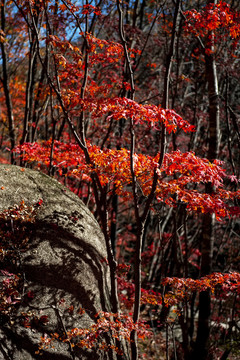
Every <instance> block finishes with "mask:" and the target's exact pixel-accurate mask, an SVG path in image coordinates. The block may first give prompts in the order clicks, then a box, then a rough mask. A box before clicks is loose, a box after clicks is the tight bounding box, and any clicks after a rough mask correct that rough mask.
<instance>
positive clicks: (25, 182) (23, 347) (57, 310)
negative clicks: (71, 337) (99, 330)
mask: <svg viewBox="0 0 240 360" xmlns="http://www.w3.org/2000/svg"><path fill="white" fill-rule="evenodd" d="M40 199H42V200H43V203H42V205H41V206H40V207H39V209H38V210H37V217H36V222H35V224H34V231H33V232H32V234H31V238H30V239H29V241H28V247H27V249H25V251H23V252H21V255H20V256H21V269H20V272H21V273H22V274H24V284H23V292H24V293H27V292H28V291H32V293H33V294H34V297H33V298H32V299H30V300H29V299H28V301H24V300H22V301H21V304H20V305H19V306H18V309H17V312H18V313H17V315H18V316H20V315H21V313H25V314H26V313H28V312H30V313H31V314H32V313H36V314H37V316H38V317H39V316H41V315H46V316H47V317H48V320H49V322H48V323H47V324H37V325H36V327H35V328H26V327H24V326H23V325H22V324H21V322H18V321H16V322H13V324H12V325H11V324H9V321H7V322H6V323H4V322H3V323H1V324H0V360H1V359H4V360H5V359H14V360H15V359H17V360H30V359H42V360H48V359H52V360H55V359H56V360H68V359H73V358H74V359H83V360H84V359H91V360H97V359H110V358H111V356H112V355H111V354H110V353H106V352H101V351H98V350H96V349H89V350H86V349H80V350H76V354H75V355H74V356H73V354H71V352H70V351H69V346H68V344H58V343H57V344H55V348H51V347H50V348H49V349H45V350H44V351H43V352H42V355H39V354H36V353H35V352H36V350H38V343H39V340H40V336H43V335H44V334H48V333H51V332H55V331H59V332H60V333H61V332H63V331H64V328H65V330H68V329H71V328H73V327H81V328H88V327H89V326H90V325H91V324H93V323H94V322H95V321H96V318H95V316H94V315H95V314H96V313H97V312H98V311H100V310H103V311H111V309H110V304H109V273H108V269H107V266H106V263H105V262H104V261H103V259H104V258H106V257H107V253H106V248H105V242H104V238H103V235H102V232H101V230H100V228H99V225H98V224H97V222H96V220H95V219H94V217H93V215H92V214H91V212H90V211H89V210H88V209H87V208H86V206H85V205H84V204H83V202H82V201H81V200H80V199H79V198H78V197H77V196H76V195H75V194H73V193H72V192H71V191H69V190H68V189H67V188H65V187H64V186H62V185H61V184H60V183H59V182H57V181H56V180H54V179H52V178H50V177H48V176H46V175H44V174H42V173H41V172H37V171H33V170H30V169H21V168H20V167H17V166H12V165H3V164H1V165H0V200H1V201H0V212H2V211H3V210H5V209H8V208H9V207H12V206H14V204H19V203H21V201H22V200H24V201H25V203H26V204H29V205H30V204H35V203H37V202H38V201H39V200H40ZM23 298H24V297H23ZM69 306H73V314H72V315H70V314H69V311H68V310H67V309H68V308H69ZM79 308H84V309H85V313H84V315H82V316H80V315H79V314H77V310H78V309H79ZM31 316H32V315H31ZM31 316H30V317H31Z"/></svg>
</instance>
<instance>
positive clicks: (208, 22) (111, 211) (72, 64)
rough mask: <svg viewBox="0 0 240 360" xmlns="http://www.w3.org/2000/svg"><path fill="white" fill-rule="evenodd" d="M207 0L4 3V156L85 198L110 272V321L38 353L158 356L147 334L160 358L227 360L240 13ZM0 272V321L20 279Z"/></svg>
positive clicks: (235, 300)
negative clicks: (62, 347)
mask: <svg viewBox="0 0 240 360" xmlns="http://www.w3.org/2000/svg"><path fill="white" fill-rule="evenodd" d="M205 3H206V4H205ZM205 3H204V4H203V3H201V2H199V1H184V2H183V1H182V2H181V1H179V0H177V1H174V2H170V1H167V2H161V1H160V2H158V1H142V2H141V1H140V2H138V1H135V2H133V3H130V2H121V1H117V3H115V2H112V1H104V2H102V1H100V2H99V3H96V2H92V3H90V4H89V3H88V2H86V3H84V2H81V1H77V2H71V1H70V0H62V1H56V2H54V1H44V2H43V1H39V2H34V1H31V2H29V1H13V2H11V1H6V3H5V2H3V3H2V10H1V11H2V13H1V14H2V19H4V20H5V21H2V25H1V26H2V28H1V32H0V42H1V52H2V59H3V60H2V62H1V83H0V99H1V103H2V104H3V105H2V108H1V118H0V121H1V123H0V131H1V149H0V150H1V160H2V161H3V162H6V161H11V162H12V163H17V164H20V165H21V166H23V167H24V166H31V167H33V168H36V169H40V170H41V171H44V172H46V173H48V174H49V175H52V176H55V177H56V178H57V179H58V180H59V181H61V182H63V183H64V184H65V185H67V186H68V187H69V188H70V189H71V190H72V191H74V192H75V193H77V194H78V195H79V197H80V198H81V199H83V201H84V202H85V203H86V204H87V206H89V208H90V209H91V210H92V212H93V213H94V215H95V216H96V218H97V220H98V221H99V223H100V225H101V227H102V230H103V233H104V237H105V240H106V246H107V250H108V259H106V262H107V263H108V265H109V268H110V272H111V291H112V293H111V302H112V312H111V313H101V314H97V317H96V324H94V325H93V326H92V328H90V329H68V331H67V333H66V334H65V335H64V337H61V336H60V335H59V334H56V333H55V334H52V336H50V337H48V336H44V337H43V338H42V340H41V346H40V350H39V351H41V349H42V348H44V346H52V343H53V342H54V341H63V342H68V343H70V344H72V347H74V346H79V347H89V348H92V347H96V348H99V349H100V348H101V349H103V350H105V351H109V350H110V349H111V350H115V351H116V352H117V354H118V355H119V356H123V349H121V348H119V342H121V340H122V339H124V340H126V341H127V342H129V344H130V347H131V354H132V355H131V356H132V360H134V359H137V358H139V359H150V358H151V359H155V358H154V357H152V356H155V355H153V354H152V355H151V352H150V351H149V352H148V350H147V351H146V352H145V351H144V350H142V346H143V347H144V346H145V347H146V349H148V346H150V345H149V344H148V343H147V341H148V338H150V337H151V338H152V339H155V340H154V341H156V342H157V341H159V344H161V346H160V347H161V349H163V352H164V355H163V356H165V357H166V358H167V359H169V356H170V353H172V354H175V355H173V356H175V358H176V356H177V355H176V354H178V356H180V357H179V358H184V359H186V360H188V359H194V360H198V359H222V360H224V359H225V358H226V356H228V355H229V354H230V353H231V352H232V353H233V354H234V352H235V349H236V346H235V343H234V342H235V341H236V339H238V340H239V324H238V323H237V321H238V320H237V319H238V317H239V305H238V304H239V289H240V278H239V264H238V260H239V250H238V248H239V246H238V245H239V213H240V208H239V198H240V190H239V163H240V157H239V148H240V145H239V144H240V130H239V119H238V115H237V113H238V111H239V102H238V101H239V99H238V94H239V83H238V81H237V80H236V79H237V74H238V61H237V58H238V56H239V37H240V30H239V29H240V16H239V5H238V4H235V3H236V2H234V1H232V2H230V1H226V2H224V1H207V2H205ZM4 59H5V60H4ZM219 89H220V90H219ZM21 206H22V207H24V204H22V205H21ZM4 214H5V213H3V214H2V215H1V217H0V218H1V220H2V219H3V218H4V216H5V215H4ZM5 220H6V222H7V221H8V219H7V218H6V219H5ZM215 220H217V222H215ZM24 221H25V220H24ZM5 242H6V241H5V240H4V241H3V242H1V254H3V253H4V251H5V245H6V244H5ZM206 254H207V255H206ZM2 256H3V255H2ZM4 256H5V255H4ZM207 263H208V264H207ZM2 271H3V275H4V276H5V277H3V280H2V285H1V301H2V302H1V304H2V305H1V312H3V313H4V312H6V311H10V310H11V306H12V303H13V305H15V302H16V299H17V297H18V290H15V289H17V287H18V284H17V283H18V281H19V278H18V277H16V275H14V274H11V273H10V274H9V275H8V274H7V273H6V272H4V271H5V270H4V269H3V270H2ZM116 289H118V295H117V296H116V294H117V290H116ZM5 293H8V296H7V295H5ZM9 297H11V299H13V300H12V303H11V304H10V305H6V304H7V302H8V301H7V299H9ZM204 297H205V298H204ZM203 298H204V299H205V300H203ZM2 299H3V300H2ZM204 301H206V302H205V304H207V305H206V306H205V308H209V309H210V310H211V314H206V313H205V314H204V315H202V316H203V317H204V316H205V317H204V321H205V324H206V328H205V330H206V329H207V331H205V333H208V336H207V338H206V339H205V338H204V336H202V335H201V334H204V329H203V328H201V321H202V322H204V321H203V318H201V314H202V312H201V311H202V309H203V308H204V306H203V303H204ZM8 309H9V310H8ZM198 310H199V313H198ZM198 314H200V315H198ZM217 314H218V315H219V316H217ZM173 315H174V316H173ZM197 316H199V317H198V318H197ZM216 319H218V320H219V321H217V320H216ZM215 320H216V321H215ZM30 322H31V321H30ZM213 322H214V324H213ZM223 322H224V326H225V327H224V326H222V325H221V324H223ZM147 324H148V325H150V326H149V327H148V326H147ZM156 324H157V325H156ZM28 326H29V322H28ZM169 326H170V327H171V329H172V334H173V336H172V341H171V343H170V345H169V337H168V331H169ZM175 327H176V328H179V329H180V330H181V334H182V335H181V337H179V336H178V343H179V346H177V345H176V343H175V340H174V331H175ZM216 329H220V330H221V331H220V332H221V336H220V337H219V338H217V336H216V333H217V330H216ZM226 329H227V330H226ZM109 331H110V332H111V334H112V336H113V337H114V338H115V340H116V341H115V343H113V344H108V343H106V341H105V340H104V336H103V337H102V334H103V333H104V334H105V333H109ZM163 332H165V335H166V339H167V340H166V341H165V340H164V337H163V336H162V334H163ZM150 333H151V334H152V335H151V336H150ZM137 337H138V338H139V339H141V341H145V343H144V342H143V343H142V344H145V345H142V344H140V349H141V351H140V353H139V352H138V345H137V342H138V340H137ZM144 337H145V340H142V339H143V338H144ZM203 338H204V340H201V339H203ZM159 339H160V340H159ZM162 341H163V342H162ZM201 341H202V342H201ZM231 341H232V343H231ZM214 342H215V345H214V346H215V349H213V345H212V344H213V343H214ZM230 343H231V344H232V345H229V344H230ZM199 348H200V349H201V348H202V349H203V350H204V351H203V353H201V354H200V353H199V358H197V357H196V356H198V355H197V353H198V350H196V349H199ZM156 356H157V355H156ZM165 357H163V358H165Z"/></svg>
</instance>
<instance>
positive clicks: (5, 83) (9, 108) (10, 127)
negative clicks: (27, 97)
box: [0, 0, 15, 164]
mask: <svg viewBox="0 0 240 360" xmlns="http://www.w3.org/2000/svg"><path fill="white" fill-rule="evenodd" d="M5 25H6V3H5V0H2V4H1V31H2V32H3V34H5V30H6V28H5ZM0 45H1V52H2V71H3V89H4V95H5V101H6V107H7V116H8V133H9V138H10V144H11V164H14V153H13V151H12V150H13V149H14V147H15V127H14V116H13V106H12V99H11V94H10V88H9V68H8V59H7V51H6V46H5V42H4V41H1V42H0Z"/></svg>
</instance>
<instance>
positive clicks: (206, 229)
mask: <svg viewBox="0 0 240 360" xmlns="http://www.w3.org/2000/svg"><path fill="white" fill-rule="evenodd" d="M208 3H209V4H210V3H213V4H216V0H214V1H212V0H211V1H208ZM213 40H214V34H213V33H211V34H210V41H211V44H206V47H207V48H208V49H210V51H207V52H205V72H206V81H207V83H208V102H209V134H208V156H207V157H208V159H209V160H210V161H213V160H214V159H216V158H217V157H218V149H219V94H218V78H217V70H216V62H215V54H214V49H213V45H212V44H213ZM213 191H214V188H213V186H212V185H211V184H207V185H206V192H207V193H209V194H211V193H212V192H213ZM214 225H215V216H214V215H213V214H204V216H203V225H202V245H201V246H202V249H201V251H202V258H201V270H200V275H201V276H205V275H208V274H210V273H211V271H212V256H213V245H214ZM210 314H211V295H210V292H209V291H204V292H201V293H200V297H199V319H198V330H197V339H196V344H195V349H194V353H193V357H192V359H194V360H205V359H211V355H210V353H209V336H210Z"/></svg>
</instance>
